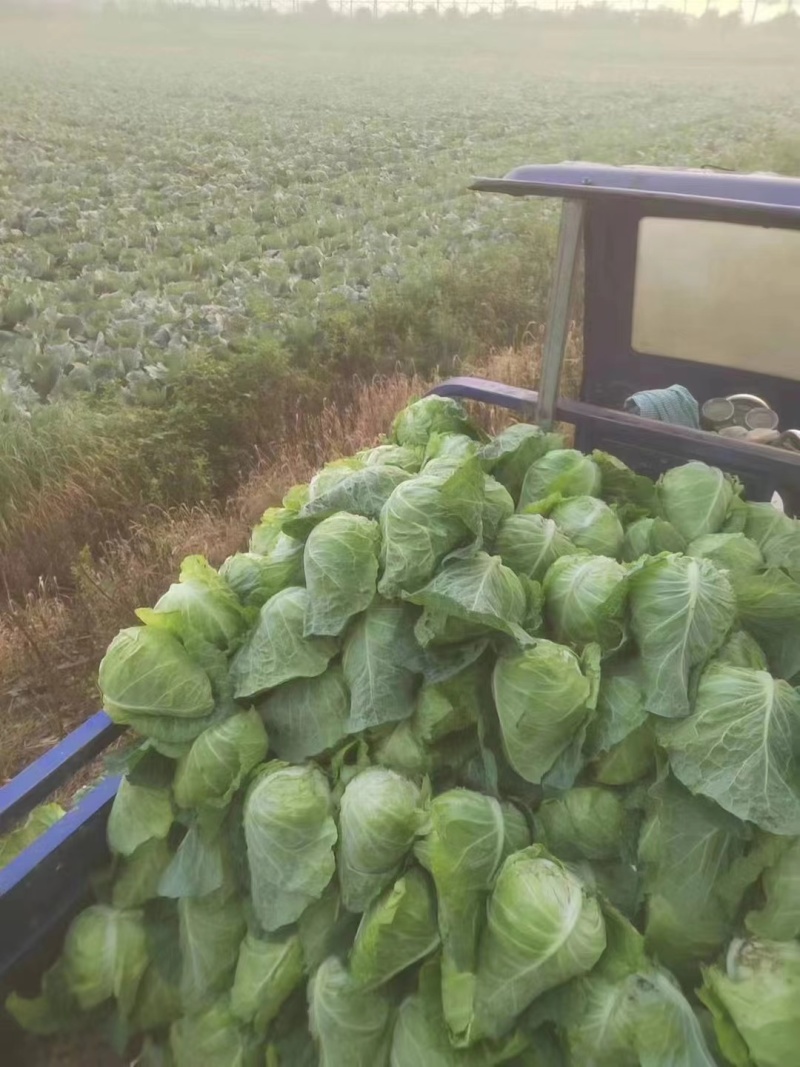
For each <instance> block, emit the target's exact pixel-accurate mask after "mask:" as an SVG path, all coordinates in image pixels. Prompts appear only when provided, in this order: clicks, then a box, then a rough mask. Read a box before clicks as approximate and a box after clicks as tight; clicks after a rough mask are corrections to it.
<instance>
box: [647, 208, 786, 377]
mask: <svg viewBox="0 0 800 1067" xmlns="http://www.w3.org/2000/svg"><path fill="white" fill-rule="evenodd" d="M632 347H633V349H634V351H636V352H638V353H641V354H643V355H645V354H646V355H658V356H667V357H670V358H672V359H684V360H688V361H691V362H695V363H706V364H712V365H715V366H721V367H731V368H733V367H736V368H738V369H741V370H754V371H758V372H760V373H762V374H771V375H776V376H778V377H781V378H790V379H792V380H798V379H800V231H798V230H784V229H768V228H765V227H761V226H744V225H737V224H735V223H729V222H708V221H704V220H700V219H667V218H645V219H642V221H641V222H640V224H639V236H638V249H637V263H636V278H635V282H634V299H633V325H632Z"/></svg>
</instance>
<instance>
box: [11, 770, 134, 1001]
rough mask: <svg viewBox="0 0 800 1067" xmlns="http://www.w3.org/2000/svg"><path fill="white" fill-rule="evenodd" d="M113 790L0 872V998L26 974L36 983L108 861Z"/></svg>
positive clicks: (81, 807)
mask: <svg viewBox="0 0 800 1067" xmlns="http://www.w3.org/2000/svg"><path fill="white" fill-rule="evenodd" d="M118 787H119V778H117V777H113V778H106V779H104V780H103V781H102V782H101V783H100V785H98V786H96V787H95V788H94V789H92V790H91V791H90V792H89V793H87V794H86V796H85V797H83V799H82V800H81V801H79V803H78V804H76V806H75V807H74V808H73V809H72V810H71V811H68V812H67V814H66V815H65V816H64V817H63V819H60V820H59V821H58V822H57V823H55V824H54V825H53V826H51V827H50V828H49V829H48V830H46V831H45V832H44V833H43V834H42V835H41V836H40V837H38V838H37V839H36V840H35V841H34V842H33V843H32V844H30V845H29V846H28V847H27V848H26V849H25V851H24V852H22V853H21V854H20V855H19V856H17V858H16V859H15V860H12V862H11V863H10V864H9V865H8V866H7V867H4V868H3V869H2V870H0V996H2V994H4V993H6V992H9V991H10V989H11V986H12V985H15V984H17V980H18V979H19V980H20V981H23V980H24V972H25V971H29V972H34V974H33V976H34V978H38V973H41V970H43V969H44V967H45V966H46V965H47V963H48V962H49V958H48V957H49V956H50V955H52V950H53V948H54V947H56V946H57V943H58V939H59V935H60V934H61V933H62V932H63V930H64V928H65V926H66V924H67V922H68V921H69V919H70V918H71V917H72V915H74V913H75V912H76V911H77V909H78V908H79V907H80V905H81V904H82V903H83V902H84V901H85V900H86V899H88V897H89V894H90V890H91V881H92V878H93V877H94V875H95V873H96V871H97V869H98V868H99V867H101V866H102V865H103V863H104V862H105V860H106V859H107V857H108V848H107V845H106V832H105V827H106V821H107V819H108V813H109V811H110V810H111V805H112V803H113V802H114V797H115V796H116V792H117V788H118ZM36 972H38V973H36ZM3 999H4V998H3Z"/></svg>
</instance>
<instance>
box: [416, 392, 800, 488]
mask: <svg viewBox="0 0 800 1067" xmlns="http://www.w3.org/2000/svg"><path fill="white" fill-rule="evenodd" d="M430 392H431V393H435V394H437V395H438V396H450V397H453V398H455V399H461V400H477V401H479V402H481V403H484V404H494V405H496V406H497V407H503V408H509V409H510V410H511V411H516V412H519V413H520V414H521V415H523V416H526V417H530V413H531V412H534V413H536V415H538V411H539V396H538V394H537V393H536V392H535V391H534V390H532V389H521V388H519V387H518V386H513V385H504V384H503V383H502V382H493V381H489V380H488V379H485V378H468V377H460V378H448V379H447V381H444V382H440V383H439V384H438V385H436V386H434V388H433V389H431V390H430ZM555 416H556V418H557V419H558V420H559V421H561V422H569V423H574V424H578V425H581V424H583V425H585V424H592V425H593V426H595V427H598V428H600V429H603V430H606V431H608V432H613V434H614V435H615V437H616V438H617V439H619V440H620V441H629V442H631V443H634V444H638V445H647V446H649V447H652V448H658V446H659V445H660V446H663V447H664V448H665V449H667V450H668V451H669V453H670V455H673V456H675V457H676V458H678V459H685V460H689V459H702V460H705V461H707V462H709V463H714V464H717V465H718V466H720V467H725V468H733V469H736V470H741V471H744V472H746V473H749V474H754V475H767V476H770V477H773V478H776V479H779V480H783V479H785V480H786V481H787V482H788V483H789V484H791V485H797V486H798V487H800V454H795V453H792V452H787V451H784V450H783V449H780V448H772V447H770V446H769V445H757V444H753V443H751V442H749V441H747V442H745V441H738V440H736V439H735V438H730V437H719V436H718V435H716V434H713V433H707V432H706V431H704V430H693V429H690V428H688V427H685V426H673V425H671V424H670V423H665V422H657V421H656V420H655V419H642V418H640V417H639V416H638V415H629V414H628V413H627V412H624V411H614V410H613V409H611V408H604V407H600V406H598V405H596V404H587V403H585V402H584V401H583V400H568V399H567V398H565V397H559V399H558V401H557V403H556V405H555ZM537 421H540V420H539V419H538V418H537Z"/></svg>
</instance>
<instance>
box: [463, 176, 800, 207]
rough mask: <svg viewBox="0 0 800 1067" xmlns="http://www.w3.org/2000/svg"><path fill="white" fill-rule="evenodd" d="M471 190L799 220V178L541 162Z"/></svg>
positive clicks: (482, 181) (481, 180) (484, 180)
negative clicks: (627, 201)
mask: <svg viewBox="0 0 800 1067" xmlns="http://www.w3.org/2000/svg"><path fill="white" fill-rule="evenodd" d="M471 188H472V189H475V190H478V191H480V192H488V193H508V194H510V195H511V196H555V197H568V198H577V199H585V200H601V199H603V198H605V197H610V198H614V199H616V198H627V199H637V200H639V199H641V200H655V201H659V202H662V203H664V202H668V203H671V204H673V205H675V208H676V211H674V212H672V211H671V212H670V214H676V213H680V210H681V207H684V208H691V206H692V205H696V206H698V207H705V208H713V207H719V208H723V209H726V213H727V212H730V211H731V209H734V210H735V208H736V206H737V205H739V206H741V208H742V210H743V211H745V212H747V214H753V213H761V212H763V213H764V214H766V215H769V216H771V217H773V218H786V219H787V220H788V219H793V220H798V221H800V179H798V178H786V177H782V176H781V175H777V174H766V173H764V174H761V173H756V174H734V173H729V172H727V171H720V170H710V169H709V170H681V169H677V168H664V167H638V166H631V167H612V166H608V165H606V164H602V163H580V162H572V163H543V164H535V165H532V166H524V167H517V168H515V169H514V170H512V171H510V172H509V173H508V174H507V175H506V176H505V177H504V178H478V179H476V180H475V181H474V182H473V184H472V186H471Z"/></svg>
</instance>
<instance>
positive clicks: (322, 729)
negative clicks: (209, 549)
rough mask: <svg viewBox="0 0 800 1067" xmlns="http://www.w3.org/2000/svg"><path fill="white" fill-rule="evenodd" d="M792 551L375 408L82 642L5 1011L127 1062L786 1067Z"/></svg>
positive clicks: (768, 527) (731, 487) (546, 458)
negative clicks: (358, 445) (88, 777)
mask: <svg viewBox="0 0 800 1067" xmlns="http://www.w3.org/2000/svg"><path fill="white" fill-rule="evenodd" d="M798 545H800V526H798V523H796V522H795V521H794V520H793V519H790V518H788V517H787V516H785V515H780V514H779V513H777V512H774V510H773V509H770V508H768V507H766V506H765V505H761V504H748V503H747V502H745V501H744V500H743V499H742V497H741V489H740V486H739V485H738V484H737V483H736V482H735V481H734V480H732V479H730V478H728V477H726V476H725V475H724V474H723V473H722V472H720V471H717V470H715V469H714V468H711V467H708V466H706V465H704V464H698V463H689V464H686V465H684V466H683V467H678V468H675V469H674V470H671V471H669V472H668V473H667V474H665V475H664V476H663V478H662V479H661V480H660V481H659V482H658V483H657V484H654V483H652V482H650V481H649V480H648V479H646V478H642V477H640V476H639V475H636V474H635V473H634V472H633V471H630V470H629V469H628V468H627V467H626V466H625V465H624V464H623V463H621V462H619V461H618V460H616V459H615V458H614V457H612V456H608V455H606V454H605V453H595V454H594V455H593V456H583V455H581V453H580V452H578V451H577V450H575V449H565V448H563V447H562V442H561V440H560V439H558V438H557V437H556V436H554V435H550V434H545V433H542V431H540V430H539V429H538V428H537V427H534V426H527V425H525V424H517V425H515V426H511V427H509V428H508V429H506V430H504V431H503V432H502V433H501V434H499V435H498V436H497V437H495V438H493V439H488V440H487V439H486V435H485V434H483V433H482V432H480V431H479V430H478V429H477V428H476V427H474V426H473V425H472V424H471V423H470V421H469V418H468V417H467V415H466V413H465V411H464V410H463V409H462V408H461V406H460V405H459V404H457V403H456V402H454V401H452V400H448V399H444V398H440V397H428V398H426V399H425V400H422V401H418V402H417V403H415V404H412V405H411V406H410V407H409V408H407V409H406V410H405V411H403V412H401V413H399V414H398V416H397V419H396V420H395V423H394V426H393V428H392V430H391V433H390V434H389V435H388V436H387V438H386V439H385V440H384V441H382V442H381V443H380V444H378V445H376V447H374V448H372V449H369V450H366V451H364V452H362V453H359V454H358V455H357V456H354V457H349V458H346V459H343V460H337V461H335V462H334V463H331V464H328V465H327V466H326V467H324V468H323V469H322V470H321V471H320V472H319V473H318V474H317V475H316V476H315V477H314V478H313V479H312V481H311V484H310V485H309V486H305V487H295V488H294V489H293V490H291V491H290V493H288V494H287V496H286V498H285V500H284V502H283V505H282V506H281V507H276V508H270V509H269V510H268V511H267V512H266V513H265V515H264V516H263V518H262V520H261V522H259V524H258V525H257V527H256V528H255V530H254V531H253V535H252V538H251V541H250V544H249V546H248V550H247V551H246V552H241V553H237V554H236V555H234V556H232V557H231V558H230V559H228V560H227V561H226V562H225V564H224V565H223V566H222V567H221V568H220V569H219V571H215V570H214V569H213V568H212V567H210V566H209V565H208V563H206V561H205V560H203V559H201V558H199V557H190V558H189V559H188V560H186V561H185V563H184V565H183V567H182V568H181V574H180V576H179V580H178V581H176V583H175V584H174V585H172V586H171V587H170V589H169V590H167V592H166V593H165V594H164V596H163V597H162V598H161V599H160V600H159V601H158V602H157V604H156V605H155V607H154V608H152V609H146V608H143V609H141V610H140V611H139V612H138V618H139V621H140V623H141V625H139V626H133V627H128V628H127V629H125V630H123V631H122V632H121V633H120V634H119V635H117V637H116V638H114V640H113V641H112V642H111V645H110V646H109V649H108V652H107V654H106V656H105V658H104V660H103V663H102V666H101V669H100V684H101V687H102V690H103V696H104V702H105V706H106V708H107V710H108V712H109V714H110V715H111V717H112V718H113V719H114V720H115V721H116V722H118V723H120V724H121V725H123V726H126V727H129V733H128V737H129V745H128V748H127V749H126V752H125V754H124V756H123V757H122V759H121V763H122V770H123V778H122V783H121V785H120V788H119V790H118V793H117V797H116V800H115V802H114V805H113V808H112V811H111V814H110V817H109V820H108V829H107V832H108V843H109V848H110V851H111V863H110V866H109V868H108V870H107V871H106V872H105V873H104V874H102V876H99V877H98V878H97V879H96V883H95V884H96V899H95V900H94V901H93V902H92V903H91V904H90V905H89V906H88V907H87V908H85V909H84V910H83V911H82V912H80V913H79V914H78V915H77V917H76V918H75V919H74V920H73V922H72V924H71V926H70V928H69V931H68V934H67V937H66V940H65V942H64V947H63V952H62V955H61V956H60V958H59V959H58V960H57V961H56V962H55V963H54V964H53V966H52V967H51V968H50V969H49V970H48V971H47V972H46V974H45V975H44V977H43V980H42V983H41V989H40V990H39V992H38V993H37V994H35V995H30V991H29V990H28V991H26V993H25V994H23V992H22V991H19V992H16V993H13V994H12V995H11V996H10V997H9V999H8V1002H7V1007H8V1010H9V1012H10V1013H11V1015H12V1016H13V1017H14V1018H15V1019H16V1020H17V1021H18V1023H20V1024H21V1025H22V1026H24V1027H26V1028H28V1029H29V1030H31V1031H33V1032H35V1033H38V1034H42V1035H49V1034H52V1033H57V1032H59V1031H61V1030H74V1029H76V1028H80V1027H82V1026H85V1027H89V1028H96V1029H98V1030H102V1031H103V1032H104V1033H106V1034H109V1035H112V1036H113V1040H114V1041H115V1043H116V1045H117V1047H118V1049H119V1050H120V1051H121V1052H124V1054H125V1055H128V1056H131V1057H133V1056H139V1057H140V1058H139V1060H138V1062H140V1063H142V1064H143V1065H150V1067H153V1065H155V1064H158V1065H160V1067H184V1065H185V1067H189V1065H191V1067H197V1065H198V1064H202V1065H204V1067H232V1065H234V1067H251V1065H252V1067H256V1065H258V1067H263V1065H264V1064H265V1063H266V1064H267V1065H268V1067H304V1065H308V1067H312V1065H314V1064H324V1065H329V1067H332V1065H339V1064H342V1065H345V1064H346V1065H347V1067H352V1065H353V1064H363V1065H364V1067H411V1065H412V1064H413V1065H414V1067H417V1065H419V1064H425V1065H428V1067H451V1065H452V1067H457V1065H459V1064H460V1065H462V1067H489V1065H492V1064H500V1063H508V1064H514V1065H516V1067H534V1065H535V1067H543V1065H544V1067H555V1065H558V1067H567V1065H568V1067H637V1065H644V1067H714V1065H715V1064H716V1065H717V1067H725V1065H729V1067H774V1065H778V1064H779V1065H780V1067H786V1065H788V1064H790V1063H792V1062H793V1057H795V1054H796V1050H797V1047H798V1042H800V1031H798V1019H800V1013H798V1008H797V1005H798V1003H800V1000H799V999H798V998H800V978H799V977H798V973H799V972H798V958H797V955H798V947H797V946H798V937H800V913H799V912H798V906H797V896H798V885H800V859H799V857H800V767H798V753H800V698H799V697H798V691H797V690H796V689H795V688H794V684H793V683H794V682H795V681H796V680H797V676H800V652H798V648H800V641H798V630H797V626H798V619H800V595H799V594H798V589H799V588H800V587H798V579H799V578H800V555H799V554H798ZM119 766H120V758H119V757H118V758H117V762H116V770H117V771H119ZM60 814H61V811H60V809H57V810H56V809H53V808H52V807H48V808H47V809H43V811H42V814H41V817H40V818H38V819H33V820H31V821H30V822H29V824H26V826H25V827H22V828H20V830H19V831H17V832H15V834H14V835H12V836H11V837H9V838H7V839H6V840H5V841H2V842H0V860H1V861H2V862H14V858H15V857H16V856H17V855H18V854H19V852H20V851H21V850H22V849H24V847H25V845H26V844H27V843H28V842H29V840H30V839H31V838H32V837H33V836H34V835H35V834H36V832H37V827H39V826H41V827H42V828H45V827H46V826H48V825H50V824H51V823H52V821H53V820H54V819H57V818H58V817H59V816H60ZM98 873H99V874H100V872H98Z"/></svg>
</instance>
